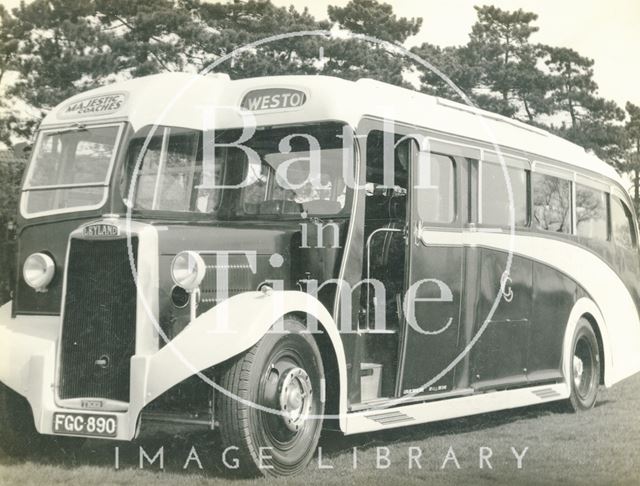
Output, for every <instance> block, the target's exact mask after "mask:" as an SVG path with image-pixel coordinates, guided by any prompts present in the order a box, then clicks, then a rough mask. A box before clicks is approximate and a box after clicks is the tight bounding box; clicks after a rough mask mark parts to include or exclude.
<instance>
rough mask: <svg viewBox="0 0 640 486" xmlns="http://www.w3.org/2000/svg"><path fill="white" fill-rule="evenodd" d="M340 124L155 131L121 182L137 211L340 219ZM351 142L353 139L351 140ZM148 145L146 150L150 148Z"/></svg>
mask: <svg viewBox="0 0 640 486" xmlns="http://www.w3.org/2000/svg"><path fill="white" fill-rule="evenodd" d="M343 128H344V127H343V125H341V124H336V123H331V124H322V125H313V126H310V125H305V126H289V127H286V128H285V127H281V128H266V129H258V130H256V131H255V132H254V133H253V135H252V136H251V137H250V138H249V139H248V140H243V141H242V142H241V143H239V142H238V141H239V140H242V138H241V137H242V131H241V130H225V131H217V132H216V133H215V134H214V135H213V136H212V137H208V136H207V135H206V134H203V132H201V131H196V130H189V129H184V128H173V127H158V128H156V129H155V130H154V131H153V134H152V136H151V137H148V134H149V133H150V132H149V130H148V129H147V130H144V131H142V132H141V133H140V134H139V135H138V136H136V137H134V138H133V139H132V141H131V143H130V146H129V153H128V170H127V174H126V180H125V181H124V184H123V196H124V197H125V201H126V202H127V204H128V205H129V206H130V207H132V208H133V209H134V210H138V211H142V212H144V211H165V212H174V213H181V212H182V213H184V212H191V213H206V214H211V215H215V216H216V217H217V218H221V219H228V218H242V217H259V218H274V217H278V216H291V217H300V215H301V214H309V215H336V214H339V213H342V212H344V211H345V208H346V205H347V195H348V191H347V189H348V188H347V184H346V183H345V182H346V178H345V171H346V172H348V171H353V166H352V165H351V164H348V166H347V167H345V160H347V161H349V160H350V159H349V158H348V157H347V158H345V150H346V151H349V150H352V148H351V147H345V144H344V139H345V136H344V133H343ZM346 138H347V139H349V137H346ZM145 145H146V147H145Z"/></svg>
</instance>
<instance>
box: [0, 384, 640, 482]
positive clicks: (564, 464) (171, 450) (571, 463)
mask: <svg viewBox="0 0 640 486" xmlns="http://www.w3.org/2000/svg"><path fill="white" fill-rule="evenodd" d="M639 418H640V375H638V376H634V377H632V378H629V379H627V380H626V381H624V382H623V383H621V384H618V385H617V386H615V387H614V388H613V389H611V390H603V391H602V392H601V395H600V399H599V401H598V404H597V406H596V408H595V409H593V410H591V411H589V412H586V413H582V414H576V415H574V414H567V413H561V412H559V411H557V407H553V406H549V405H547V406H536V407H530V408H525V409H518V410H515V411H506V412H498V413H492V414H485V415H480V416H475V417H469V418H465V419H456V420H450V421H446V422H440V423H436V424H428V425H421V426H414V427H410V428H403V429H398V430H391V431H386V432H380V433H374V434H365V435H358V436H353V437H342V436H340V435H337V434H327V435H326V436H324V437H323V438H322V439H321V444H320V445H321V447H322V451H323V465H325V466H331V467H333V469H331V470H328V469H327V470H325V469H319V467H318V461H317V457H316V460H315V461H314V462H312V463H311V464H310V466H309V468H308V470H307V471H306V473H305V474H304V475H302V476H299V477H296V478H291V479H286V480H280V479H278V480H276V479H267V480H260V483H261V484H264V485H265V486H266V485H279V486H280V485H288V484H305V485H312V484H318V485H325V484H340V485H344V484H363V485H367V486H374V485H387V484H405V483H406V484H429V485H440V484H443V485H459V484H473V485H477V484H514V483H524V484H549V485H551V484H554V485H555V484H560V483H563V484H581V485H582V484H598V485H604V484H606V485H609V484H634V485H637V484H640V420H639ZM116 445H117V446H119V449H120V469H118V470H116V469H115V467H114V447H115V446H116ZM139 446H143V447H144V448H145V450H146V452H147V453H148V454H149V455H150V456H153V455H154V454H155V452H156V451H157V450H158V448H159V447H160V446H164V459H165V469H164V471H160V470H159V468H158V467H157V463H156V464H155V465H153V466H147V467H146V468H145V469H144V470H140V469H138V454H139V449H138V447H139ZM192 446H194V447H195V448H196V451H197V453H198V456H199V459H200V461H201V463H202V467H203V469H202V470H199V468H198V466H197V463H196V461H192V462H191V463H190V467H189V468H188V469H187V470H184V469H183V465H184V463H185V461H186V459H187V457H188V455H189V451H190V449H191V447H192ZM383 447H388V452H389V455H388V459H389V462H388V464H389V466H388V468H385V469H382V468H381V469H377V468H376V454H377V451H378V448H383ZM481 447H484V448H490V449H491V454H492V456H491V458H490V459H489V462H490V463H491V466H492V468H491V469H490V468H489V467H488V466H487V465H486V464H485V465H484V467H483V468H482V469H481V468H480V467H479V462H480V458H479V455H480V452H481V449H480V448H481ZM511 447H514V448H515V449H516V452H517V453H518V454H521V453H522V451H523V449H524V448H525V447H528V449H527V451H526V454H525V455H524V458H523V459H522V468H521V469H518V468H517V462H516V458H515V456H514V454H513V452H512V451H511V449H510V448H511ZM353 448H357V459H358V462H357V468H356V469H354V468H353ZM410 448H414V449H412V450H411V449H410ZM450 449H451V451H452V452H449V451H450ZM418 451H419V452H420V453H421V457H420V458H419V459H418V460H417V462H419V463H420V465H421V466H422V467H421V468H418V467H417V466H416V461H414V462H413V463H412V468H411V469H410V468H409V455H410V453H412V454H413V455H414V456H416V455H418ZM386 452H387V451H386V450H385V449H379V453H380V454H381V455H384V454H385V453H386ZM448 452H449V460H448V461H447V462H446V465H445V466H446V467H445V469H441V466H442V465H443V462H444V461H445V459H446V458H447V453H448ZM482 452H483V453H484V454H487V455H488V454H489V449H483V450H482ZM451 454H455V459H456V460H457V462H458V464H459V469H458V468H457V467H456V464H455V461H454V460H453V459H452V457H451ZM221 455H222V451H221V450H219V449H218V448H216V446H215V444H213V445H212V444H210V441H208V440H207V439H206V437H204V438H203V436H202V434H199V435H193V434H188V433H186V432H181V433H179V434H177V435H176V434H173V433H168V431H167V429H166V428H161V429H160V430H150V431H149V432H146V433H145V434H144V435H143V437H142V438H141V439H139V440H138V441H137V442H135V443H133V444H131V443H113V442H106V441H95V440H94V441H88V442H87V443H86V444H85V445H84V446H83V448H82V449H81V450H80V452H79V453H78V454H77V455H76V456H75V457H74V458H73V459H69V458H65V457H59V454H58V453H55V452H52V455H51V457H45V458H32V459H30V460H28V461H26V462H15V461H13V460H11V459H9V458H7V457H3V456H0V484H2V485H5V484H7V485H20V486H26V485H31V484H34V485H36V484H37V485H44V484H61V485H65V486H75V485H79V486H80V485H81V486H84V485H100V486H104V485H110V484H117V485H125V484H137V483H141V484H154V485H158V486H162V485H172V486H173V485H176V486H181V485H201V484H216V485H218V484H229V485H230V484H234V485H242V484H245V483H247V484H248V483H249V482H255V481H248V480H237V479H234V478H233V476H232V475H231V474H229V472H228V471H227V470H226V469H225V468H224V467H223V465H222V459H221ZM232 458H233V454H230V455H229V459H230V460H231V459H232ZM380 464H381V466H384V465H387V462H386V461H384V460H381V462H380Z"/></svg>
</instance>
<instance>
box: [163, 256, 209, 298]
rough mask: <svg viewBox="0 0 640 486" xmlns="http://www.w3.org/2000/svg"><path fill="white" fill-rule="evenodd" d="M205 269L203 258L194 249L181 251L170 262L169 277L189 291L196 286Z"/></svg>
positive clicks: (200, 280)
mask: <svg viewBox="0 0 640 486" xmlns="http://www.w3.org/2000/svg"><path fill="white" fill-rule="evenodd" d="M206 270H207V267H206V265H205V263H204V260H203V259H202V257H201V256H200V255H199V254H197V253H196V252H195V251H182V252H180V253H178V254H177V255H176V256H175V258H174V259H173V262H172V263H171V278H172V279H173V281H174V283H175V284H176V285H178V286H179V287H182V288H183V289H185V290H186V291H188V292H191V291H192V290H195V289H197V288H198V286H199V285H200V282H202V279H203V278H204V274H205V272H206Z"/></svg>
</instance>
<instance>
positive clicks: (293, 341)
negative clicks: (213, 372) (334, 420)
mask: <svg viewBox="0 0 640 486" xmlns="http://www.w3.org/2000/svg"><path fill="white" fill-rule="evenodd" d="M284 328H285V329H286V330H287V331H289V332H288V333H287V334H282V333H278V334H276V333H270V334H267V335H265V336H264V337H263V338H262V339H261V340H260V341H259V342H258V343H257V344H256V345H255V346H253V348H251V349H250V350H248V351H247V352H245V353H244V354H242V355H241V356H239V357H238V358H236V359H234V360H233V361H232V362H231V363H229V366H228V368H226V369H225V370H224V372H223V374H222V377H221V383H220V385H221V386H222V387H223V388H225V389H226V390H227V391H228V392H229V393H231V394H232V395H235V397H234V396H231V397H230V396H227V395H226V394H224V393H223V392H218V396H219V402H218V404H219V405H218V410H219V412H220V415H219V422H220V432H221V439H222V442H223V447H225V448H227V447H230V446H235V447H237V448H238V451H237V452H238V455H239V460H240V466H239V471H241V472H242V473H243V474H244V473H247V474H250V475H255V474H263V475H272V476H289V475H294V474H297V473H299V472H300V471H302V470H303V469H304V468H305V467H306V466H307V464H308V463H309V461H310V459H311V457H312V456H313V454H314V452H315V449H316V446H317V444H318V439H319V437H320V432H321V429H322V419H320V418H307V417H308V416H321V415H322V414H323V412H324V403H323V402H322V401H321V387H322V386H323V384H324V372H323V367H322V358H321V355H320V351H319V350H318V347H317V345H316V343H315V341H314V339H313V338H312V337H311V335H310V334H301V331H304V329H305V328H304V326H303V325H302V323H301V322H300V321H298V320H296V319H286V320H285V322H284ZM236 397H237V398H236ZM254 404H257V405H258V406H260V407H261V409H258V408H257V407H256V406H255V405H254Z"/></svg>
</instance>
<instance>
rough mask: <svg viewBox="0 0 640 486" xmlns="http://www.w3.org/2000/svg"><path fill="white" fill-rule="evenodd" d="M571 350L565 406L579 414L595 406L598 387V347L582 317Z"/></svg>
mask: <svg viewBox="0 0 640 486" xmlns="http://www.w3.org/2000/svg"><path fill="white" fill-rule="evenodd" d="M571 350H572V352H571V356H570V357H569V359H570V360H571V362H570V373H569V374H570V377H569V378H570V386H571V395H570V397H569V400H568V402H567V405H568V408H569V410H570V411H572V412H579V411H582V410H588V409H590V408H591V407H593V406H594V405H595V403H596V399H597V398H598V389H599V385H600V347H599V346H598V339H597V338H596V335H595V333H594V332H593V328H592V327H591V324H590V323H589V321H588V320H587V319H585V318H584V317H583V318H581V319H580V321H578V325H577V326H576V330H575V333H574V336H573V344H572V347H571Z"/></svg>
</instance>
